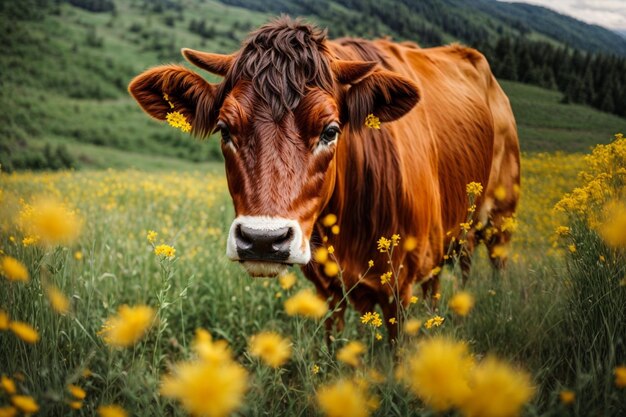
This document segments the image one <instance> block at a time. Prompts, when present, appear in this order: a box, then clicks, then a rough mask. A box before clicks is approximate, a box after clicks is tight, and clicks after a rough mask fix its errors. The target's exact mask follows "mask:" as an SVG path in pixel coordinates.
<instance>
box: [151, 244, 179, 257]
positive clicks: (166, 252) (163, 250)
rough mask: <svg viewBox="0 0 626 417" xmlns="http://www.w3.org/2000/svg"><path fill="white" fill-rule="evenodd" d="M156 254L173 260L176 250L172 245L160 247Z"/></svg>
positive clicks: (155, 250) (156, 248) (155, 251)
mask: <svg viewBox="0 0 626 417" xmlns="http://www.w3.org/2000/svg"><path fill="white" fill-rule="evenodd" d="M154 254H155V255H157V256H162V257H165V258H173V257H174V256H176V249H174V248H173V247H172V246H170V245H159V246H157V247H155V248H154Z"/></svg>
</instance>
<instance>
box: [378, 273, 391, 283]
mask: <svg viewBox="0 0 626 417" xmlns="http://www.w3.org/2000/svg"><path fill="white" fill-rule="evenodd" d="M390 282H391V271H389V272H385V273H384V274H382V275H381V276H380V283H381V284H382V285H385V284H389V283H390Z"/></svg>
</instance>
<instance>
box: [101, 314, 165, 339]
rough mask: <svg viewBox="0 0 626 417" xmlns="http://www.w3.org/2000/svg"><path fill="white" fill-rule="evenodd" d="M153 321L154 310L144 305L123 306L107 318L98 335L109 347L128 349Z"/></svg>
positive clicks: (142, 335) (143, 334)
mask: <svg viewBox="0 0 626 417" xmlns="http://www.w3.org/2000/svg"><path fill="white" fill-rule="evenodd" d="M154 319H155V312H154V309H152V308H151V307H148V306H145V305H138V306H134V307H129V306H128V305H123V306H121V307H120V308H119V309H118V312H117V315H115V316H112V317H109V318H108V319H107V321H106V322H105V323H104V325H103V326H102V330H101V331H100V332H99V333H98V334H100V335H101V336H102V338H103V340H104V341H105V342H106V343H107V344H108V345H110V346H114V347H129V346H132V345H134V344H135V343H137V342H138V341H139V340H141V339H142V338H143V337H144V336H145V334H146V333H147V332H148V330H149V329H150V327H151V326H152V324H153V322H154Z"/></svg>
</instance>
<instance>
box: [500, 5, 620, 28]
mask: <svg viewBox="0 0 626 417" xmlns="http://www.w3.org/2000/svg"><path fill="white" fill-rule="evenodd" d="M501 1H502V0H501ZM503 1H509V2H511V1H515V2H521V3H532V4H538V5H540V6H545V7H548V8H550V9H552V10H556V11H557V12H559V13H563V14H567V15H570V16H572V17H575V18H576V19H578V20H582V21H583V22H587V23H593V24H596V25H600V26H604V27H606V28H609V29H623V30H626V0H503Z"/></svg>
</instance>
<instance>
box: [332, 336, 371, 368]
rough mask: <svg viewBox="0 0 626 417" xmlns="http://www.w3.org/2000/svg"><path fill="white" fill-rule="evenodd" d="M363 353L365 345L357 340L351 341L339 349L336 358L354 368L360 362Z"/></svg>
mask: <svg viewBox="0 0 626 417" xmlns="http://www.w3.org/2000/svg"><path fill="white" fill-rule="evenodd" d="M363 353H365V345H364V344H363V343H361V342H359V341H351V342H348V343H347V344H346V345H345V346H344V347H342V348H341V349H339V351H338V352H337V360H338V361H340V362H343V363H345V364H348V365H350V366H353V367H355V368H356V367H357V366H359V364H360V363H361V355H362V354H363Z"/></svg>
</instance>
